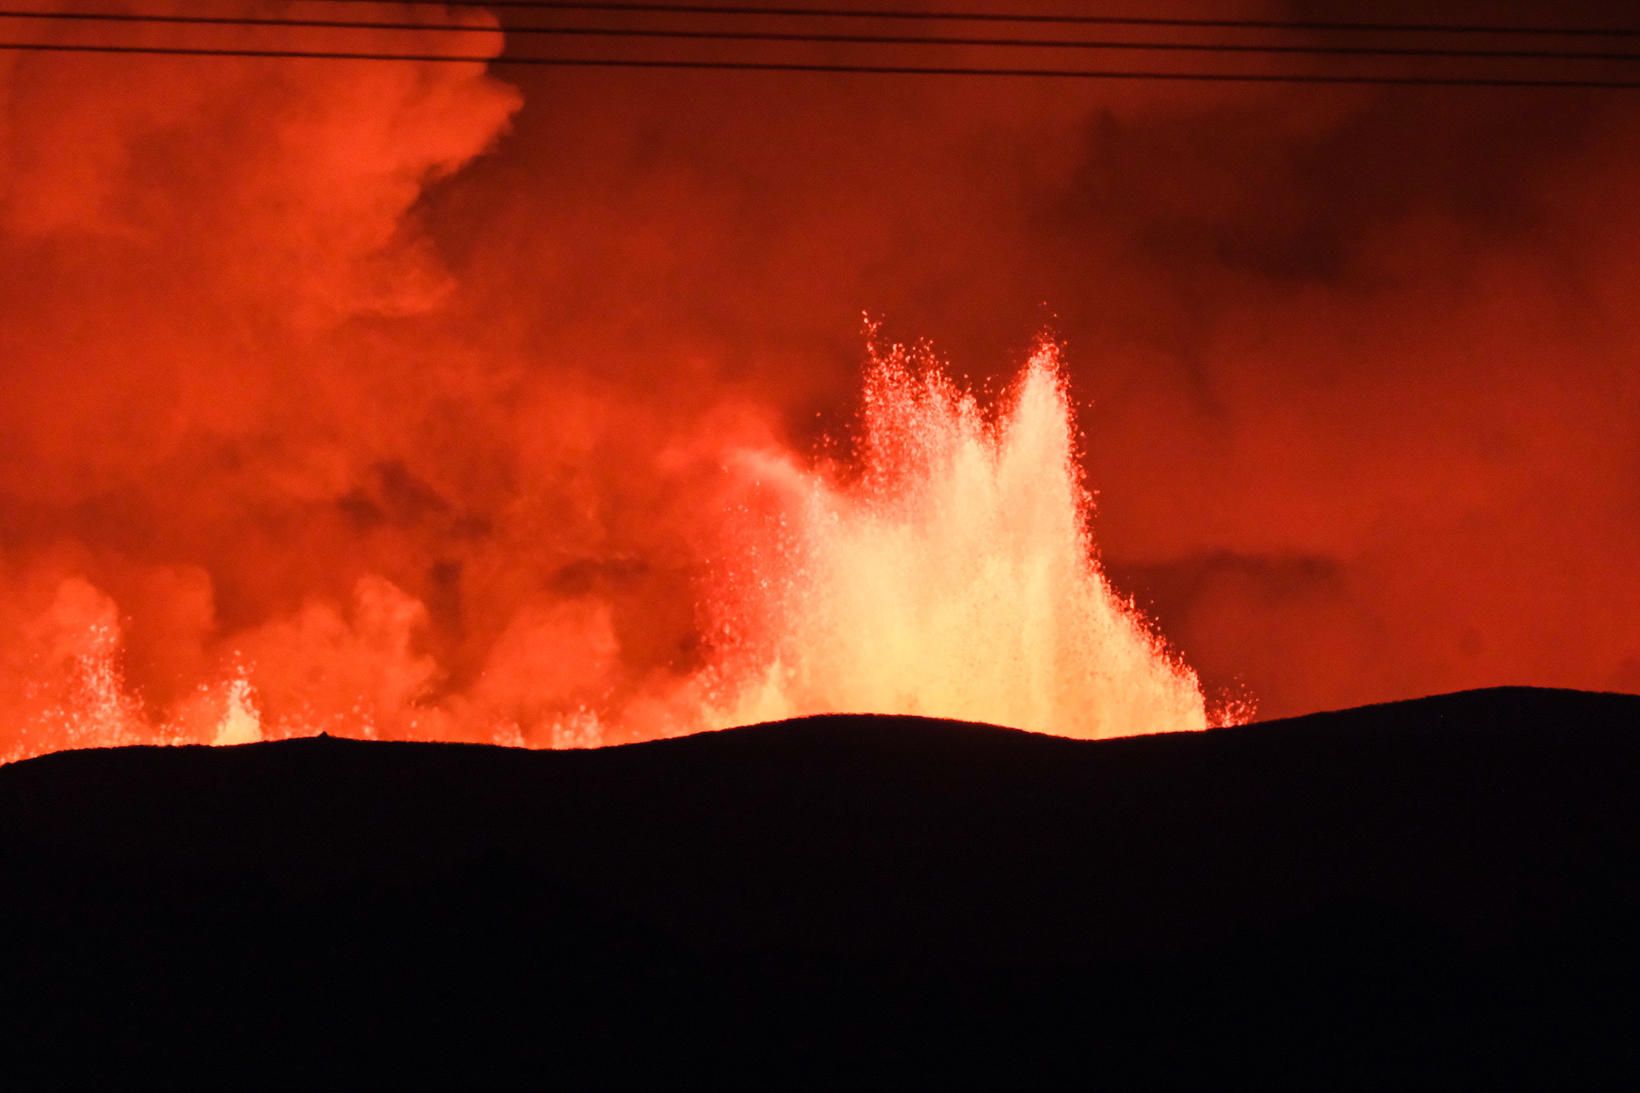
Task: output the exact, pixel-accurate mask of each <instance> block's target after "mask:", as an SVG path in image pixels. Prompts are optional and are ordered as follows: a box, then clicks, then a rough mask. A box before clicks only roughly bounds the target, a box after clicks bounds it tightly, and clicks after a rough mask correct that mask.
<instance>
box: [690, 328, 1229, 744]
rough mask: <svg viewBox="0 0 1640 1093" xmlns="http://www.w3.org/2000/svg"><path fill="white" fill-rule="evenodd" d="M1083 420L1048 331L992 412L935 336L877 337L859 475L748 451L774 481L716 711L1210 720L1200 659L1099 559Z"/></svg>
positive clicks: (1128, 728)
mask: <svg viewBox="0 0 1640 1093" xmlns="http://www.w3.org/2000/svg"><path fill="white" fill-rule="evenodd" d="M1072 422H1073V414H1072V412H1071V405H1070V401H1069V398H1068V394H1067V389H1066V383H1065V379H1064V373H1063V370H1062V368H1061V364H1060V350H1059V347H1058V346H1057V345H1056V344H1055V343H1053V342H1051V341H1048V340H1044V341H1042V342H1041V343H1040V344H1039V345H1038V347H1037V349H1036V351H1035V352H1034V353H1033V354H1032V356H1031V357H1030V359H1029V361H1028V362H1027V363H1026V365H1025V367H1024V369H1023V371H1022V372H1021V374H1020V375H1019V377H1018V378H1017V380H1016V381H1015V382H1014V384H1013V386H1012V388H1011V389H1010V390H1009V391H1008V392H1007V394H1006V395H1005V396H1004V398H1003V399H1002V400H1001V402H1000V405H999V406H998V407H997V408H996V410H995V411H994V412H991V413H987V411H986V410H985V409H984V408H982V406H981V405H980V403H979V401H978V400H977V399H976V398H975V396H974V395H973V394H972V393H970V392H967V391H965V390H963V389H961V388H960V387H958V386H957V385H956V384H955V383H954V382H953V381H952V380H951V379H950V378H949V377H948V376H947V374H946V373H945V371H944V370H943V369H942V368H941V367H940V365H939V362H938V361H937V360H935V359H934V358H933V356H932V354H931V353H930V352H929V351H928V350H927V349H907V348H905V347H903V346H895V347H892V348H890V349H889V350H887V351H878V350H876V349H875V348H873V350H872V352H871V356H870V363H869V368H868V373H867V376H866V383H865V399H864V408H863V410H862V413H861V417H860V430H859V435H858V437H857V462H856V466H854V467H853V468H851V469H839V468H835V467H831V468H809V467H804V466H802V465H800V464H798V463H796V462H794V461H792V460H791V459H790V458H788V457H784V456H780V455H748V456H744V457H742V459H741V461H740V462H741V466H742V467H743V469H744V470H745V471H747V472H748V473H749V476H750V479H751V480H752V481H753V482H754V483H755V484H756V485H755V487H754V488H753V490H752V495H751V496H750V497H749V498H748V500H747V502H746V504H745V505H744V506H743V508H742V516H743V517H744V518H746V520H747V523H748V525H749V526H748V539H747V541H748V543H749V544H750V545H749V546H748V548H747V549H746V550H745V551H744V552H743V553H742V554H741V556H740V557H739V558H737V559H735V561H734V562H733V563H732V564H731V565H730V566H729V567H728V572H727V573H726V574H725V575H724V578H723V580H722V582H721V583H722V586H723V587H722V590H721V593H720V595H719V597H718V598H717V600H716V602H715V603H714V605H713V606H714V608H715V610H716V612H717V615H716V619H715V622H716V632H717V633H718V634H719V636H720V639H721V642H722V646H721V649H720V656H721V663H720V664H719V665H718V666H717V668H716V670H717V671H719V672H721V673H723V684H722V685H721V687H720V688H719V698H718V704H717V705H716V706H715V707H714V708H713V709H712V711H711V716H710V718H709V720H710V721H712V722H714V723H716V724H720V725H729V724H745V723H748V722H756V721H769V720H776V719H780V718H787V717H794V716H800V715H804V714H816V713H830V712H843V711H848V712H873V713H910V714H922V715H926V716H931V717H945V718H958V719H964V720H971V721H985V722H991V723H994V724H1001V725H1015V726H1022V727H1027V728H1032V729H1037V730H1041V731H1045V732H1051V733H1057V734H1062V735H1066V736H1076V737H1109V736H1125V735H1132V734H1135V733H1143V732H1154V731H1165V730H1183V729H1203V728H1206V727H1207V726H1208V724H1209V720H1210V719H1209V714H1208V710H1207V705H1206V702H1205V700H1204V697H1203V693H1202V688H1201V685H1200V683H1199V681H1198V679H1197V677H1196V674H1195V672H1193V671H1192V670H1191V669H1190V668H1189V667H1188V666H1187V665H1186V664H1185V663H1184V662H1183V660H1182V659H1181V658H1180V657H1179V656H1177V655H1176V654H1175V653H1174V652H1172V651H1171V650H1170V649H1169V648H1168V647H1167V646H1166V644H1165V642H1164V641H1163V639H1162V638H1161V636H1160V634H1159V633H1158V632H1157V631H1156V630H1155V629H1154V628H1153V627H1152V626H1151V624H1150V623H1149V621H1148V620H1147V619H1146V618H1145V617H1144V616H1143V615H1142V614H1141V613H1140V611H1139V610H1138V609H1137V607H1136V606H1135V605H1134V604H1133V602H1132V601H1131V600H1129V599H1125V598H1123V597H1122V596H1120V595H1119V594H1118V593H1117V592H1116V591H1115V590H1114V589H1113V588H1112V587H1111V585H1110V583H1109V581H1108V580H1107V579H1106V577H1105V575H1104V572H1103V571H1102V569H1101V567H1100V565H1099V562H1098V557H1097V554H1096V551H1095V547H1094V540H1093V536H1092V532H1091V523H1090V520H1091V515H1092V508H1093V506H1092V498H1091V496H1090V495H1089V493H1088V491H1087V490H1086V489H1085V488H1084V486H1083V484H1082V479H1081V473H1080V470H1079V464H1078V460H1077V453H1076V441H1075V434H1074V432H1073V426H1072ZM1232 717H1233V715H1219V716H1217V717H1215V718H1214V719H1213V720H1228V719H1232Z"/></svg>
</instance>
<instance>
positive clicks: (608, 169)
mask: <svg viewBox="0 0 1640 1093" xmlns="http://www.w3.org/2000/svg"><path fill="white" fill-rule="evenodd" d="M145 7H147V8H149V9H152V8H153V7H154V5H145ZM176 10H182V7H181V6H180V5H178V6H177V7H176ZM245 10H247V11H249V10H252V7H251V6H249V5H247V6H246V8H245ZM254 10H256V11H257V12H258V13H272V14H284V13H289V12H290V11H293V10H298V9H297V8H295V6H293V5H285V4H258V5H255V6H254ZM1242 10H1243V11H1244V12H1246V13H1266V14H1268V13H1273V12H1275V11H1278V10H1281V9H1277V8H1273V7H1263V8H1257V9H1255V8H1244V9H1242ZM358 14H359V15H361V16H363V15H365V14H378V15H381V14H386V15H390V16H391V17H392V18H395V19H397V18H423V19H428V20H433V19H437V20H438V21H441V22H444V21H451V20H454V19H461V18H465V19H469V20H473V21H475V25H486V26H493V25H495V24H494V23H493V22H489V23H485V22H483V20H484V19H486V18H487V17H484V16H480V15H478V14H475V13H474V12H473V11H472V10H471V9H460V10H457V11H446V10H443V9H437V8H428V7H419V6H418V7H414V8H411V7H408V6H404V5H392V4H383V5H381V6H380V8H379V9H378V8H377V7H375V6H370V7H361V8H359V9H358ZM1493 14H1494V15H1495V14H1496V13H1493ZM1539 14H1541V13H1539ZM1562 17H1566V18H1570V16H1562ZM43 33H45V31H43V30H42V31H39V34H43ZM55 33H63V32H61V31H56V32H55ZM76 33H79V34H81V35H82V36H85V35H87V34H88V33H89V32H85V31H79V32H76ZM149 33H153V34H158V33H160V32H158V31H153V32H149ZM196 33H197V35H198V40H199V41H201V42H207V43H208V42H210V41H216V40H220V39H219V38H218V39H212V38H210V37H209V33H211V32H206V31H199V32H196ZM268 33H269V34H274V33H277V32H268ZM32 36H36V37H38V36H39V35H38V34H33V35H32ZM282 41H283V42H288V41H289V38H288V36H287V38H286V39H283V40H282ZM303 41H304V44H305V43H306V40H303ZM314 41H315V42H322V43H324V44H334V43H333V39H322V38H316V39H314ZM401 44H402V40H395V39H392V38H390V37H384V38H383V39H382V41H381V42H380V45H381V47H382V48H394V47H396V46H399V45H401ZM418 44H420V45H423V46H426V47H428V48H437V47H438V46H439V45H440V43H439V41H438V39H436V38H434V39H418ZM501 46H502V43H501V39H500V36H499V35H496V34H471V35H465V36H463V37H462V38H461V40H460V43H459V48H461V49H462V50H463V51H468V52H482V51H485V50H489V51H494V50H499V49H500V48H501ZM515 48H516V47H515ZM532 48H539V46H532ZM577 48H583V49H592V48H595V47H593V46H581V47H577ZM611 48H613V47H611ZM1195 63H1199V64H1202V65H1208V64H1212V63H1216V62H1208V61H1201V62H1195ZM1224 63H1225V64H1228V62H1224ZM1295 63H1297V62H1295ZM1272 64H1273V63H1272ZM1631 114H1632V108H1631V107H1630V106H1629V105H1628V104H1627V102H1626V100H1623V99H1620V98H1614V97H1601V96H1598V95H1578V94H1572V93H1566V92H1552V93H1525V92H1523V93H1513V92H1485V91H1413V90H1386V89H1359V88H1357V89H1329V88H1313V87H1309V88H1276V87H1261V88H1239V87H1222V86H1210V85H1200V86H1196V85H1188V86H1179V85H1170V86H1154V85H1142V84H1117V85H1101V84H1088V85H1075V86H1059V85H1034V84H1024V83H1021V84H1008V83H979V82H962V81H933V80H926V81H915V80H913V81H893V80H882V79H868V78H856V79H839V78H821V77H792V78H789V79H780V80H775V79H773V78H771V77H767V76H755V75H729V74H719V75H705V74H696V75H676V74H656V73H649V74H643V73H630V72H624V73H623V72H605V73H590V72H585V71H564V72H555V71H541V70H522V69H507V70H500V69H498V70H494V71H491V72H486V71H484V70H483V68H482V67H481V66H478V65H470V66H468V65H460V66H451V65H414V64H411V65H371V64H344V63H330V62H288V61H263V62H253V61H182V60H175V59H163V58H148V59H144V58H121V59H119V60H117V61H115V60H109V59H97V58H65V57H39V56H32V57H30V56H25V57H17V56H0V269H3V271H4V273H3V277H4V289H3V296H0V368H3V370H4V379H5V384H4V386H5V397H4V398H3V399H0V436H3V437H4V444H3V445H0V724H3V725H5V726H6V727H5V728H3V729H0V750H3V748H4V746H5V742H7V741H10V742H13V743H12V744H11V745H10V747H11V750H13V751H17V750H21V751H27V750H29V749H30V748H31V747H34V746H37V744H30V743H29V742H28V741H29V740H31V739H37V737H38V734H36V736H33V737H31V736H30V733H34V732H35V730H33V729H28V728H27V726H39V725H48V726H49V725H58V726H59V727H60V726H61V725H62V724H63V722H62V716H61V715H62V713H63V711H65V710H70V709H84V708H86V706H87V703H88V701H89V700H88V699H87V698H86V694H87V688H89V689H90V691H91V692H95V693H96V694H99V695H102V696H103V698H102V699H100V701H104V702H105V706H106V704H107V703H113V704H114V705H113V706H106V708H107V709H108V710H114V707H115V706H119V705H120V703H125V704H126V706H129V707H130V708H129V709H128V708H126V707H125V706H120V708H119V709H118V711H116V712H113V713H109V715H108V717H109V718H110V719H111V720H112V721H115V722H119V723H121V724H127V723H129V724H132V725H139V726H140V725H147V726H150V727H152V726H155V725H163V726H167V728H166V729H165V730H164V731H166V732H170V733H173V734H174V735H176V736H177V737H178V738H189V739H195V738H201V739H209V738H212V737H213V734H215V733H217V732H218V731H219V730H220V729H221V727H222V723H223V721H224V718H225V714H226V712H231V710H232V709H233V708H234V702H233V700H232V698H233V695H234V694H235V693H236V692H235V690H234V687H235V683H234V681H235V680H236V679H239V678H241V677H243V678H245V679H248V680H249V681H250V683H251V685H252V686H251V692H252V693H253V698H252V699H246V700H245V701H253V702H254V706H255V712H256V715H257V718H258V719H259V721H260V722H261V724H262V725H264V726H265V727H269V728H270V730H271V727H273V726H279V725H283V726H286V728H287V730H288V731H307V730H310V729H314V728H323V727H328V728H331V729H332V730H333V731H350V732H367V731H368V732H377V733H380V734H383V735H395V736H438V737H457V738H460V737H463V736H473V735H478V736H481V737H483V738H491V737H493V736H494V735H495V733H496V731H497V729H496V726H508V727H510V728H507V729H506V730H505V732H503V735H505V733H506V732H511V733H514V734H516V737H517V738H518V739H522V740H527V741H530V742H533V743H552V742H559V743H573V742H577V741H586V740H591V739H621V738H624V737H627V736H640V735H647V734H650V733H654V732H663V731H674V730H675V729H677V728H680V727H687V726H682V725H680V724H679V723H678V718H679V716H680V714H679V710H680V709H681V710H687V709H688V708H690V707H689V705H688V702H689V701H692V697H691V696H688V695H687V693H686V692H687V689H688V688H689V687H690V686H691V683H690V681H691V680H693V679H694V678H695V673H696V672H697V671H698V669H699V668H700V667H701V665H702V664H703V662H704V659H705V655H706V647H705V645H704V644H703V643H704V642H706V641H707V640H708V637H709V636H708V635H705V634H703V627H702V622H701V618H700V615H699V610H698V605H699V603H700V584H699V581H700V576H701V573H702V570H703V566H705V565H706V564H707V562H708V561H709V560H710V559H712V558H713V557H716V556H717V555H718V554H719V553H720V552H721V551H720V548H721V546H722V544H721V542H719V541H718V538H719V537H720V536H721V535H722V534H723V533H724V530H723V529H724V528H725V527H727V526H729V525H730V524H732V522H725V521H724V520H722V519H721V517H722V513H723V510H724V506H727V505H730V504H732V503H733V497H734V490H733V489H732V487H731V485H730V484H729V483H728V482H727V481H726V472H725V469H724V468H725V467H726V466H727V465H728V464H729V463H730V462H731V455H732V453H733V452H735V451H739V450H765V449H769V448H784V449H788V450H792V451H796V452H798V453H804V452H807V451H809V450H811V448H812V446H813V445H814V444H815V443H816V442H817V440H818V438H820V437H821V436H823V435H839V434H841V433H842V432H844V431H846V426H847V423H848V421H849V419H850V416H851V415H852V413H853V412H854V409H855V407H856V405H857V403H856V399H857V394H856V392H857V389H858V383H859V372H860V365H861V359H862V346H861V339H860V337H859V333H858V316H859V314H860V311H861V310H862V309H869V310H870V311H872V312H873V313H874V314H881V315H884V316H887V317H888V319H889V322H890V327H891V330H892V331H894V332H899V333H906V334H910V335H912V336H919V335H924V334H926V335H929V336H932V337H934V338H935V339H936V341H937V342H938V344H939V346H940V348H941V350H942V352H943V353H944V354H945V355H946V356H948V357H949V358H950V359H951V360H952V361H953V363H954V365H955V366H956V367H957V368H958V369H959V370H960V371H963V372H966V373H968V374H969V375H970V376H972V378H973V379H974V380H975V381H976V382H978V383H981V384H985V383H992V384H1000V382H1001V381H1002V380H1003V379H1004V378H1006V377H1007V376H1010V375H1011V374H1012V373H1013V371H1014V370H1015V369H1016V368H1017V367H1018V365H1019V364H1020V362H1021V361H1022V360H1023V359H1024V357H1025V356H1026V355H1027V353H1028V352H1029V349H1030V346H1031V343H1032V339H1033V338H1034V337H1035V335H1036V333H1037V331H1038V330H1039V329H1041V328H1042V327H1043V326H1044V325H1052V326H1053V327H1054V328H1055V329H1056V330H1058V331H1059V332H1060V333H1061V334H1062V335H1063V338H1064V341H1065V344H1066V360H1067V365H1068V368H1069V370H1070V377H1069V378H1070V382H1071V389H1072V392H1073V394H1074V395H1075V396H1076V397H1077V398H1079V399H1082V400H1086V401H1085V405H1084V411H1083V414H1082V417H1081V425H1082V426H1083V428H1084V429H1085V430H1086V437H1085V439H1084V442H1083V443H1082V445H1081V447H1082V450H1083V452H1084V460H1085V466H1086V471H1087V481H1088V483H1089V484H1090V485H1091V486H1092V487H1093V488H1094V489H1095V490H1096V491H1097V493H1098V504H1099V510H1098V515H1097V525H1096V526H1097V534H1098V539H1099V542H1100V545H1101V548H1102V552H1103V555H1104V560H1105V563H1106V568H1107V571H1108V572H1109V573H1110V574H1111V575H1112V577H1113V578H1114V580H1115V583H1116V584H1117V586H1118V587H1120V588H1123V589H1125V590H1127V591H1130V592H1133V593H1135V594H1136V595H1137V596H1138V598H1139V600H1140V602H1141V604H1142V605H1145V606H1147V607H1148V608H1150V609H1151V610H1152V612H1153V614H1154V615H1155V617H1156V619H1157V621H1158V622H1159V625H1160V627H1161V629H1162V630H1163V631H1164V632H1165V633H1166V634H1167V635H1168V636H1169V637H1170V638H1171V639H1172V640H1173V642H1174V643H1176V644H1177V645H1178V646H1179V647H1180V648H1181V649H1182V650H1183V652H1184V654H1185V655H1186V656H1187V657H1188V659H1189V660H1190V662H1191V663H1192V664H1193V665H1194V666H1195V667H1196V668H1197V669H1198V670H1199V671H1200V672H1201V674H1202V677H1203V681H1204V683H1205V684H1206V685H1207V687H1208V690H1209V692H1210V693H1211V692H1214V691H1216V690H1218V689H1221V688H1224V687H1227V686H1236V685H1241V686H1245V687H1246V688H1248V689H1249V690H1250V691H1251V692H1252V693H1254V694H1255V695H1257V696H1258V698H1259V700H1260V705H1261V710H1262V712H1263V713H1266V714H1282V713H1291V712H1299V711H1303V710H1306V709H1314V708H1318V707H1324V706H1336V705H1342V704H1347V703H1353V702H1358V701H1365V700H1371V699H1377V698H1389V697H1396V696H1401V695H1409V694H1417V693H1426V692H1429V691H1435V690H1441V689H1447V688H1453V687H1459V686H1466V685H1478V684H1487V683H1498V682H1509V681H1514V682H1537V683H1556V684H1565V685H1575V686H1593V687H1618V688H1624V689H1640V649H1637V648H1636V645H1635V641H1634V638H1633V626H1632V624H1631V623H1630V621H1629V620H1628V618H1627V613H1628V612H1627V609H1626V605H1629V604H1632V603H1634V602H1640V597H1637V593H1640V587H1637V582H1640V577H1636V575H1635V570H1634V567H1633V565H1632V563H1631V555H1632V548H1631V546H1630V544H1631V543H1632V542H1634V541H1635V536H1636V533H1637V532H1640V503H1637V502H1636V495H1635V493H1634V488H1633V483H1634V481H1635V480H1636V471H1637V470H1640V439H1637V437H1636V433H1635V430H1634V429H1633V422H1634V421H1635V420H1636V410H1637V409H1640V407H1637V398H1640V396H1637V387H1640V381H1636V379H1634V371H1633V369H1632V367H1631V366H1630V363H1629V358H1630V356H1631V354H1632V352H1633V347H1634V346H1635V345H1636V344H1637V343H1640V337H1637V335H1640V331H1637V330H1636V325H1635V319H1634V318H1633V317H1632V315H1633V313H1632V309H1631V308H1629V307H1628V306H1627V301H1626V299H1625V298H1624V290H1625V288H1626V286H1627V285H1629V284H1632V283H1633V276H1634V274H1635V272H1636V270H1635V269H1634V268H1633V265H1634V263H1635V262H1636V260H1637V259H1636V255H1640V249H1636V248H1635V247H1634V245H1633V240H1634V236H1635V232H1636V228H1637V227H1640V220H1637V217H1640V213H1636V212H1635V211H1634V209H1633V203H1632V202H1630V201H1628V200H1627V195H1628V192H1629V190H1630V188H1631V183H1632V181H1633V180H1634V179H1635V178H1636V177H1640V140H1637V136H1640V134H1637V132H1636V130H1635V129H1634V127H1633V125H1632V121H1631ZM111 650H117V654H118V655H117V656H116V655H114V654H113V653H112V652H111ZM110 664H113V665H117V666H118V668H119V672H120V673H121V674H122V675H123V680H121V681H119V682H118V685H117V686H116V685H115V684H114V683H113V682H111V681H110V679H109V677H108V676H107V674H106V670H105V669H106V666H107V665H110ZM100 666H101V667H100ZM99 673H101V674H99ZM99 688H100V690H99ZM237 693H240V694H241V695H243V694H245V693H246V692H245V691H243V689H242V690H241V691H240V692H237ZM680 694H681V695H683V697H682V698H680ZM76 704H77V705H76ZM242 712H243V711H242ZM227 720H229V721H231V720H232V719H231V718H227ZM40 731H42V732H43V731H46V730H40Z"/></svg>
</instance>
